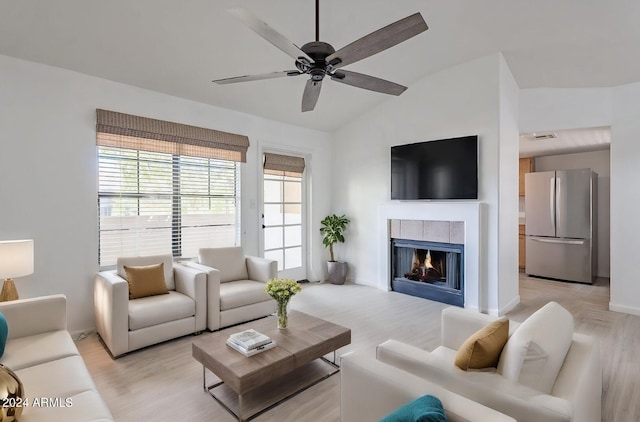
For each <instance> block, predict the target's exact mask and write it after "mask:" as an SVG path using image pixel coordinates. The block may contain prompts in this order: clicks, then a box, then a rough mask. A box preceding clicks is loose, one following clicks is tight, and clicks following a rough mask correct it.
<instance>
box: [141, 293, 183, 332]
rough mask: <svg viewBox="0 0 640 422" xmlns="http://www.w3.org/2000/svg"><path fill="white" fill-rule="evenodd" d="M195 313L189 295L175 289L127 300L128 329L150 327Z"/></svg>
mask: <svg viewBox="0 0 640 422" xmlns="http://www.w3.org/2000/svg"><path fill="white" fill-rule="evenodd" d="M195 314H196V304H195V302H194V301H193V299H191V298H190V297H189V296H186V295H183V294H182V293H178V292H175V291H170V292H169V294H166V295H159V296H148V297H143V298H140V299H135V300H130V301H129V330H131V331H134V330H139V329H140V328H145V327H151V326H153V325H158V324H163V323H165V322H169V321H176V320H179V319H182V318H188V317H191V316H194V315H195Z"/></svg>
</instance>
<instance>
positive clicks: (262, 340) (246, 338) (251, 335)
mask: <svg viewBox="0 0 640 422" xmlns="http://www.w3.org/2000/svg"><path fill="white" fill-rule="evenodd" d="M229 340H230V341H231V342H233V343H234V344H237V345H238V346H240V347H242V348H243V349H245V350H253V349H257V348H258V347H260V346H264V345H265V344H269V343H271V338H270V337H269V336H266V335H264V334H262V333H260V332H258V331H256V330H253V329H250V330H245V331H241V332H239V333H234V334H231V335H230V336H229Z"/></svg>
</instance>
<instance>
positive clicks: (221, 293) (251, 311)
mask: <svg viewBox="0 0 640 422" xmlns="http://www.w3.org/2000/svg"><path fill="white" fill-rule="evenodd" d="M189 266H190V267H192V268H195V269H198V270H201V271H204V272H206V273H207V328H208V329H209V330H211V331H215V330H219V329H220V328H224V327H228V326H231V325H235V324H239V323H241V322H246V321H250V320H253V319H257V318H262V317H265V316H267V315H270V314H272V313H274V312H275V311H276V301H275V300H273V299H272V298H271V297H270V296H269V295H268V294H267V293H266V292H265V291H264V286H265V283H266V282H267V281H269V279H271V278H275V277H277V275H278V263H277V261H274V260H271V259H265V258H259V257H255V256H246V255H245V254H244V251H243V250H242V247H240V246H237V247H229V248H203V249H200V251H199V254H198V262H197V263H189Z"/></svg>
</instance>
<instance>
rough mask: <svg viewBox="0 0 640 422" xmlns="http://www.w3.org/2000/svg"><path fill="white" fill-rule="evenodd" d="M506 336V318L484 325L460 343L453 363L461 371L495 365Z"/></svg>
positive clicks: (507, 327)
mask: <svg viewBox="0 0 640 422" xmlns="http://www.w3.org/2000/svg"><path fill="white" fill-rule="evenodd" d="M508 337H509V320H508V319H499V320H497V321H494V322H492V323H490V324H488V325H486V326H485V327H483V328H481V329H479V330H478V331H476V332H475V333H473V334H472V335H471V336H470V337H469V338H468V339H467V340H466V341H465V342H464V343H462V346H460V348H459V349H458V352H457V353H456V358H455V361H454V363H455V365H456V366H457V367H458V368H460V369H462V370H463V371H466V370H468V369H483V368H489V367H494V366H497V365H498V358H499V357H500V352H502V348H503V347H504V345H505V343H506V342H507V338H508Z"/></svg>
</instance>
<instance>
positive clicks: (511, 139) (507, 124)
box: [497, 55, 520, 313]
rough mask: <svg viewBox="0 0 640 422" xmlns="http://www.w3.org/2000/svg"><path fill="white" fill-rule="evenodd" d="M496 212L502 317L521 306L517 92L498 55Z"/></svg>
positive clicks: (515, 85) (499, 303)
mask: <svg viewBox="0 0 640 422" xmlns="http://www.w3.org/2000/svg"><path fill="white" fill-rule="evenodd" d="M499 77H500V104H499V107H500V117H499V119H500V120H499V131H500V140H499V150H500V152H499V154H500V155H499V156H500V162H499V171H500V175H499V178H498V181H499V195H500V196H499V200H500V203H499V208H498V227H499V229H498V256H499V258H498V277H497V283H498V290H497V295H498V305H497V308H498V309H499V310H500V312H501V313H504V312H507V311H509V310H511V309H512V308H513V307H515V306H516V305H517V304H518V303H520V286H519V282H518V281H515V282H514V281H513V280H518V259H519V255H518V248H519V245H520V244H519V241H518V234H517V233H518V232H517V227H518V223H519V221H518V220H519V218H518V217H519V206H518V191H519V184H518V176H515V177H514V175H517V174H519V164H518V163H519V161H518V152H519V140H520V131H519V102H520V88H518V85H517V84H516V81H515V79H514V78H513V75H512V74H511V70H510V69H509V66H507V63H506V62H505V60H504V57H502V55H500V68H499Z"/></svg>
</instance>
